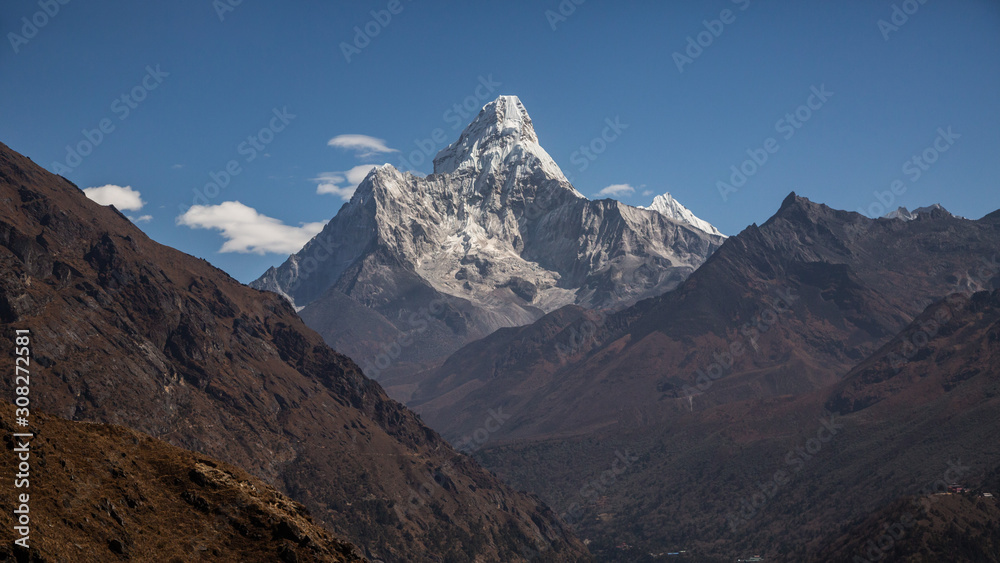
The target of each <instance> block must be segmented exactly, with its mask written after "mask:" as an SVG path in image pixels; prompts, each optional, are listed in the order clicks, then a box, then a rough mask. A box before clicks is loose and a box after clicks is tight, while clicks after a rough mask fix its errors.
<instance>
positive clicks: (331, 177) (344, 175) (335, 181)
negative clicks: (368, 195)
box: [313, 164, 378, 201]
mask: <svg viewBox="0 0 1000 563" xmlns="http://www.w3.org/2000/svg"><path fill="white" fill-rule="evenodd" d="M377 166H378V165H377V164H362V165H360V166H355V167H354V168H351V169H350V170H347V171H345V172H323V173H322V174H320V175H319V176H318V177H316V178H313V181H314V182H319V185H318V186H316V193H318V194H334V195H338V196H340V198H341V199H343V200H344V201H348V200H349V199H351V196H352V195H354V190H356V189H358V184H360V183H361V180H364V179H365V176H367V175H368V173H369V172H371V170H372V168H375V167H377ZM341 184H343V185H341Z"/></svg>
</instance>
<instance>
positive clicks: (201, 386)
mask: <svg viewBox="0 0 1000 563" xmlns="http://www.w3.org/2000/svg"><path fill="white" fill-rule="evenodd" d="M0 268H2V271H3V276H2V278H0V326H2V328H3V330H4V333H5V334H9V333H10V332H11V331H12V329H13V328H14V327H16V328H26V329H30V330H31V332H32V335H33V340H32V352H33V354H34V357H33V361H32V366H33V378H32V405H33V408H35V409H38V410H40V411H44V412H47V413H49V414H53V415H57V416H60V417H63V418H67V419H71V420H83V421H93V422H105V423H114V424H119V425H123V426H127V427H129V428H131V429H134V430H138V431H141V432H144V433H147V434H150V435H152V436H154V437H157V438H161V439H163V440H165V441H167V442H169V443H171V444H173V445H175V446H180V447H183V448H186V449H188V450H193V451H196V452H201V453H204V454H206V455H210V456H212V457H214V458H216V459H219V460H221V461H223V462H227V463H231V464H234V465H237V466H240V467H242V468H244V469H246V470H247V471H249V472H250V473H251V474H253V475H254V476H256V477H257V478H260V479H263V480H264V481H266V482H268V483H270V484H273V485H274V486H275V487H277V488H278V489H279V490H281V491H282V492H284V493H286V494H287V495H288V496H290V497H291V498H293V499H294V500H296V501H298V502H301V503H303V504H304V505H306V506H307V507H309V509H310V510H311V511H312V514H313V516H314V517H315V518H316V520H317V522H318V523H319V524H320V525H324V526H326V527H327V528H328V529H330V530H331V531H333V532H334V533H336V534H337V535H339V536H340V537H342V538H344V539H347V540H349V541H350V542H351V543H353V544H355V545H357V546H358V547H359V548H360V549H362V550H363V551H364V555H365V556H367V557H369V558H371V559H381V560H383V561H436V560H439V559H438V558H439V557H450V558H452V559H454V560H474V559H479V560H523V559H525V558H526V557H527V556H529V555H530V554H532V553H535V552H545V553H546V554H548V555H549V556H552V557H553V558H556V559H559V558H564V559H573V558H576V557H578V556H583V554H585V553H586V548H584V547H583V546H582V544H581V543H580V542H579V541H578V540H576V539H575V538H574V537H573V536H572V535H571V534H570V533H569V532H567V531H566V529H565V528H563V526H562V524H560V523H559V521H558V520H557V519H556V518H555V517H554V515H553V514H552V512H551V511H549V510H548V509H547V508H546V507H545V506H544V505H542V504H541V503H540V502H539V501H537V500H536V499H533V498H531V497H528V496H526V495H523V494H519V493H516V492H514V491H513V490H511V489H509V488H507V487H506V486H505V485H504V484H503V483H501V482H500V481H499V480H498V479H497V478H496V477H494V476H493V475H491V474H490V473H488V472H486V471H485V470H483V469H481V468H480V467H479V466H478V465H476V464H475V463H474V462H473V461H472V460H470V459H469V458H467V457H465V456H462V455H460V454H457V453H456V452H455V451H454V450H452V449H451V448H450V447H449V446H448V444H447V443H445V442H444V441H443V440H442V439H441V438H440V437H439V436H438V435H437V434H436V433H435V432H433V431H432V430H430V429H429V428H427V427H426V426H424V425H423V424H422V423H421V422H420V420H419V419H418V418H417V417H416V416H415V415H414V414H413V413H411V412H410V411H408V410H407V409H406V408H405V407H403V406H402V405H400V404H398V403H396V402H395V401H392V400H391V399H389V398H388V397H387V396H386V395H385V393H384V392H383V390H382V389H381V387H380V386H379V385H378V384H377V383H375V382H374V381H372V380H370V379H368V378H367V377H365V375H364V374H363V373H362V372H361V370H360V369H359V368H358V367H357V366H356V365H355V364H354V363H353V362H352V361H351V360H349V359H348V358H346V357H344V356H342V355H340V354H339V353H337V352H335V351H333V350H332V349H330V348H329V347H327V346H326V345H325V344H324V343H323V341H322V339H321V338H320V337H319V335H317V334H316V333H315V332H313V331H312V330H310V329H309V328H307V327H306V326H305V325H304V324H303V322H302V320H301V319H300V318H299V317H298V316H296V315H295V312H294V311H293V309H292V308H291V306H290V305H289V304H288V302H287V301H286V300H285V299H283V298H282V297H279V296H278V295H274V294H271V293H266V292H260V291H257V290H254V289H252V288H249V287H246V286H244V285H242V284H240V283H238V282H236V281H235V280H233V279H232V278H230V277H229V276H228V275H226V274H225V273H224V272H222V271H220V270H218V269H216V268H214V267H212V266H211V265H210V264H208V263H207V262H205V261H204V260H199V259H196V258H193V257H191V256H188V255H186V254H183V253H181V252H178V251H176V250H174V249H172V248H169V247H165V246H162V245H160V244H157V243H156V242H154V241H152V240H150V239H149V238H148V237H146V236H145V235H144V234H143V233H142V231H140V230H139V229H138V228H136V227H135V226H134V225H132V224H131V223H130V222H129V221H128V219H127V218H125V216H123V215H122V214H121V213H119V212H118V211H117V210H115V209H114V208H113V207H102V206H100V205H98V204H96V203H94V202H92V201H90V200H89V199H87V197H86V196H85V195H84V194H83V192H81V191H80V190H79V189H78V188H77V187H76V186H74V185H72V184H71V183H69V182H68V181H66V180H65V179H63V178H61V177H58V176H54V175H52V174H49V173H48V172H46V171H45V170H43V169H42V168H40V167H38V166H37V165H35V164H34V163H32V162H31V161H30V160H29V159H27V158H25V157H23V156H21V155H19V154H17V153H15V152H14V151H12V150H10V149H9V148H8V147H6V146H5V145H2V144H0ZM13 384H14V382H13V379H12V378H4V379H3V380H2V382H0V393H2V394H3V396H4V397H13V396H14V395H13V390H12V385H13ZM52 461H53V462H55V459H52Z"/></svg>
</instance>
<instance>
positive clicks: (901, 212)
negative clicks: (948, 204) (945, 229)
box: [883, 203, 951, 221]
mask: <svg viewBox="0 0 1000 563" xmlns="http://www.w3.org/2000/svg"><path fill="white" fill-rule="evenodd" d="M938 209H940V210H941V211H942V212H943V213H946V214H948V215H951V213H949V212H948V210H947V209H945V208H944V207H943V206H942V205H941V204H940V203H935V204H934V205H928V206H926V207H918V208H917V209H914V210H913V211H910V210H909V209H907V208H905V207H900V208H898V209H896V210H895V211H890V212H889V213H886V214H885V215H884V216H883V217H884V218H885V219H900V220H902V221H912V220H914V219H916V218H917V217H918V216H919V215H921V214H931V213H933V212H934V211H935V210H938Z"/></svg>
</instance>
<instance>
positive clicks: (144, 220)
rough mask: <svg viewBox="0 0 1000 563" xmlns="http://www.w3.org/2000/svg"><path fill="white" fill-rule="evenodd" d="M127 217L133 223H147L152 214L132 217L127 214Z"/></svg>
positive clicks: (150, 219) (151, 218)
mask: <svg viewBox="0 0 1000 563" xmlns="http://www.w3.org/2000/svg"><path fill="white" fill-rule="evenodd" d="M127 217H128V220H129V221H132V222H133V223H148V222H150V221H152V220H153V216H152V215H140V216H138V217H132V216H131V215H128V216H127Z"/></svg>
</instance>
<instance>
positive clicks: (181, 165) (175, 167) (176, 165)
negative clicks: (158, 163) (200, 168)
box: [171, 164, 184, 170]
mask: <svg viewBox="0 0 1000 563" xmlns="http://www.w3.org/2000/svg"><path fill="white" fill-rule="evenodd" d="M171 168H173V169H174V170H177V169H178V168H184V165H183V164H175V165H173V166H171Z"/></svg>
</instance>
